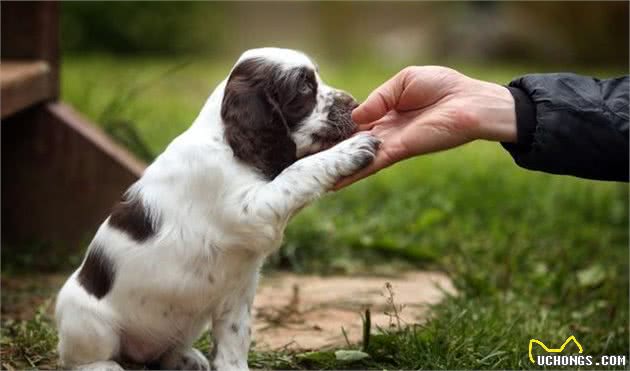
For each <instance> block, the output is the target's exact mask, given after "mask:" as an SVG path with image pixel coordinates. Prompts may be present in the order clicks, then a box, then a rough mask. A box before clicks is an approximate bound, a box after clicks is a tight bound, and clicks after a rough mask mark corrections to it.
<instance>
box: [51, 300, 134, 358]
mask: <svg viewBox="0 0 630 371" xmlns="http://www.w3.org/2000/svg"><path fill="white" fill-rule="evenodd" d="M57 327H58V331H59V345H58V351H59V359H60V363H61V365H62V366H63V367H64V368H78V369H87V370H122V367H120V366H119V365H118V364H117V363H116V362H113V361H112V360H113V359H115V358H117V356H118V352H119V347H120V337H119V334H118V333H117V331H116V329H114V328H113V326H112V324H111V323H110V322H109V321H107V320H106V319H105V318H103V317H102V316H100V315H99V314H98V313H95V312H94V311H92V310H91V309H87V308H81V307H79V306H65V308H64V310H63V311H62V312H61V313H60V312H58V313H57Z"/></svg>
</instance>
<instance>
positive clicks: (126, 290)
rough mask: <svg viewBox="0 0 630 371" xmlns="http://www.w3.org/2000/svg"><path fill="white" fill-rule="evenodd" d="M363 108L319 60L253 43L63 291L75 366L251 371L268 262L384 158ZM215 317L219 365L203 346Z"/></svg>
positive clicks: (64, 329)
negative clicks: (298, 218) (291, 229)
mask: <svg viewBox="0 0 630 371" xmlns="http://www.w3.org/2000/svg"><path fill="white" fill-rule="evenodd" d="M354 107H356V102H355V100H354V99H353V98H352V97H351V96H350V95H348V94H346V93H344V92H342V91H340V90H337V89H334V88H331V87H330V86H328V85H326V84H324V82H323V81H322V79H321V78H320V77H319V75H318V73H317V67H316V65H315V64H314V63H313V62H312V61H311V60H310V59H309V58H308V57H307V56H306V55H304V54H302V53H300V52H297V51H293V50H287V49H276V48H263V49H254V50H249V51H247V52H245V53H244V54H243V55H242V56H241V57H240V59H239V60H238V61H237V63H236V64H235V66H234V67H233V68H232V71H231V72H230V74H229V76H228V77H227V78H226V79H225V80H224V81H223V82H221V83H220V84H219V85H218V87H217V88H216V89H215V90H214V92H213V93H212V94H211V95H210V97H209V98H208V100H207V101H206V103H205V105H204V106H203V108H202V110H201V113H200V114H199V116H198V117H197V119H196V120H195V121H194V122H193V124H192V126H191V127H190V128H189V129H188V130H186V131H185V132H184V133H183V134H181V135H180V136H179V137H177V138H176V139H175V140H173V142H172V143H171V144H170V145H169V146H168V147H167V148H166V150H165V151H164V153H162V154H161V155H160V156H159V157H158V158H157V159H156V160H155V162H153V163H152V164H151V165H150V166H149V167H148V168H147V169H146V171H145V173H144V175H143V176H142V178H140V179H139V180H138V181H137V182H136V183H134V184H133V185H132V186H131V187H130V188H129V189H128V190H127V192H126V193H125V194H124V195H123V197H122V200H121V201H120V202H119V203H118V204H117V205H116V206H115V207H114V208H113V210H112V213H111V215H110V216H109V217H108V218H107V219H106V220H105V221H104V222H103V224H102V225H101V226H100V228H99V229H98V231H97V232H96V235H95V236H94V239H93V240H92V242H91V243H90V245H89V248H88V251H87V254H86V256H85V259H84V260H83V263H82V264H81V266H80V267H79V268H78V270H77V271H75V272H74V273H73V274H72V275H71V276H70V278H69V279H68V281H67V282H66V283H65V285H64V286H63V288H62V289H61V291H60V292H59V296H58V298H57V304H56V314H55V317H56V322H57V328H58V330H59V347H58V350H59V355H60V358H61V363H62V365H63V366H64V367H79V368H99V369H120V366H119V365H118V364H117V363H116V362H117V361H132V362H138V363H143V364H148V365H155V366H156V367H160V368H164V369H209V368H210V365H212V368H213V369H218V370H246V369H247V368H248V367H247V353H248V350H249V344H250V337H251V324H250V323H251V318H250V311H251V306H252V301H253V298H254V294H255V291H256V285H257V281H258V274H259V273H258V272H259V270H260V267H261V265H262V264H263V261H264V259H265V257H266V256H267V255H269V254H270V253H272V252H274V251H275V250H276V249H278V248H279V247H280V244H281V242H282V237H283V233H284V229H285V227H286V225H287V222H288V221H289V219H290V218H291V217H292V216H293V215H294V214H295V213H296V212H297V211H298V210H300V209H301V208H303V207H304V206H306V205H307V204H308V203H309V202H311V201H313V200H315V199H316V198H317V197H319V196H320V195H322V194H323V193H325V192H326V191H327V190H330V189H331V188H332V186H333V185H334V184H335V183H336V182H337V181H338V180H339V179H340V178H342V177H344V176H348V175H351V174H353V173H355V172H356V171H358V170H359V169H361V168H363V167H365V166H366V165H368V164H369V163H370V162H371V161H372V160H373V158H374V155H375V151H376V150H377V147H378V145H379V141H378V140H377V139H376V138H374V137H373V136H371V135H369V134H366V133H361V134H358V135H355V136H352V137H350V135H351V134H352V133H353V132H354V131H355V130H356V127H355V124H354V123H353V122H352V121H351V118H350V113H351V111H352V109H353V108H354ZM348 138H349V139H348ZM209 325H211V326H212V337H213V342H214V349H213V351H212V357H211V364H210V363H209V362H208V360H207V359H206V357H204V356H203V355H202V353H201V352H199V351H198V350H196V349H194V348H193V347H192V344H193V342H194V341H195V340H196V339H197V338H198V337H199V336H200V335H201V334H202V333H203V331H204V330H205V329H206V328H208V326H209Z"/></svg>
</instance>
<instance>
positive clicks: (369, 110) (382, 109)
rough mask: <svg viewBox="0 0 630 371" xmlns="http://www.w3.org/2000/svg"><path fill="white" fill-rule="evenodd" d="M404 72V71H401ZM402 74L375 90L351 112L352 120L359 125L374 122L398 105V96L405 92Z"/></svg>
mask: <svg viewBox="0 0 630 371" xmlns="http://www.w3.org/2000/svg"><path fill="white" fill-rule="evenodd" d="M403 71H404V70H403ZM404 81H405V78H404V74H403V73H402V71H401V72H399V73H398V74H396V76H394V77H392V78H391V79H389V80H387V81H386V82H385V83H383V84H382V85H381V86H379V87H378V88H376V89H375V90H374V91H373V92H372V93H370V95H369V96H368V97H367V99H366V100H365V101H363V103H361V104H360V105H359V106H358V107H357V108H355V109H354V111H352V120H353V121H354V122H355V123H357V124H359V125H363V124H367V123H370V122H372V121H376V120H378V119H380V118H381V117H383V116H385V114H386V113H387V112H389V111H391V110H393V109H394V108H396V106H397V105H398V101H399V100H400V96H401V95H402V93H403V91H404V90H405V86H404V85H405V83H404Z"/></svg>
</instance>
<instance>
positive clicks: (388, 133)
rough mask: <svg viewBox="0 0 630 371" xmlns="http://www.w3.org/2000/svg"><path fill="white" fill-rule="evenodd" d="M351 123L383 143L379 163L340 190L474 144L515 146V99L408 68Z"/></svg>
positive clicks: (447, 75)
mask: <svg viewBox="0 0 630 371" xmlns="http://www.w3.org/2000/svg"><path fill="white" fill-rule="evenodd" d="M352 119H353V120H354V121H355V122H356V123H357V125H358V126H359V130H360V131H365V130H369V131H370V132H372V134H374V135H375V136H376V137H378V138H379V139H381V141H382V144H381V147H380V149H379V150H378V152H377V154H376V158H375V159H374V162H372V163H371V164H370V165H369V166H368V167H366V168H365V169H363V170H361V171H359V172H358V173H356V174H354V175H352V176H350V177H347V178H344V179H342V180H341V181H340V182H339V183H338V184H337V185H336V187H335V188H336V189H340V188H343V187H345V186H347V185H350V184H352V183H354V182H356V181H357V180H359V179H362V178H364V177H366V176H368V175H370V174H373V173H375V172H377V171H379V170H381V169H383V168H385V167H387V166H389V165H391V164H393V163H395V162H398V161H401V160H404V159H407V158H409V157H413V156H417V155H420V154H424V153H429V152H436V151H441V150H444V149H449V148H453V147H457V146H460V145H462V144H465V143H468V142H470V141H473V140H475V139H486V140H493V141H502V142H515V141H516V113H515V111H514V98H513V97H512V95H511V93H510V92H509V90H508V89H507V88H505V87H503V86H501V85H497V84H494V83H489V82H485V81H480V80H475V79H472V78H470V77H467V76H465V75H463V74H461V73H459V72H457V71H455V70H452V69H450V68H446V67H439V66H425V67H407V68H405V69H403V70H402V71H400V72H399V73H398V74H396V75H395V76H394V77H393V78H391V79H390V80H389V81H387V82H385V83H384V84H383V85H381V86H380V87H378V88H377V89H376V90H374V91H373V92H372V93H371V94H370V95H369V96H368V98H367V99H366V100H365V101H364V102H363V103H362V104H361V105H359V106H358V107H357V108H356V109H355V110H354V111H353V112H352Z"/></svg>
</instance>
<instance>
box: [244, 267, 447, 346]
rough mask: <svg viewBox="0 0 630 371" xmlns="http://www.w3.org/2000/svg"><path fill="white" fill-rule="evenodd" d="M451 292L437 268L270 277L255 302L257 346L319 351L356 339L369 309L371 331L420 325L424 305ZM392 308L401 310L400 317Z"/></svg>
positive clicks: (355, 340)
mask: <svg viewBox="0 0 630 371" xmlns="http://www.w3.org/2000/svg"><path fill="white" fill-rule="evenodd" d="M454 291H455V290H454V288H453V285H452V283H451V281H450V280H449V279H448V277H447V276H446V275H444V274H442V273H437V272H409V273H406V274H404V275H401V276H399V277H373V276H371V277H360V276H359V277H357V276H336V277H335V276H332V277H320V276H299V275H294V274H286V273H285V274H276V275H272V276H268V277H265V278H264V279H263V280H262V282H261V285H260V287H259V289H258V294H257V296H256V299H255V301H254V318H255V320H254V340H255V341H256V345H255V347H256V348H257V349H277V348H290V349H321V348H327V347H334V346H343V345H345V344H346V342H347V341H349V342H351V343H356V342H358V341H360V340H361V336H362V333H363V329H362V328H363V326H362V323H363V320H362V315H363V313H364V312H365V309H370V313H371V323H372V331H375V330H377V329H378V328H379V327H380V328H387V327H388V326H390V325H391V324H392V321H398V320H400V321H402V324H403V325H404V324H405V323H407V324H413V323H421V322H423V320H424V318H425V315H426V306H427V304H433V303H437V302H439V301H440V300H441V299H442V298H443V297H444V295H445V293H454ZM392 296H393V298H392ZM392 299H393V302H392ZM394 311H398V312H399V313H398V319H396V318H394ZM342 328H343V330H342ZM344 331H345V335H344ZM346 337H347V340H346Z"/></svg>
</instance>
